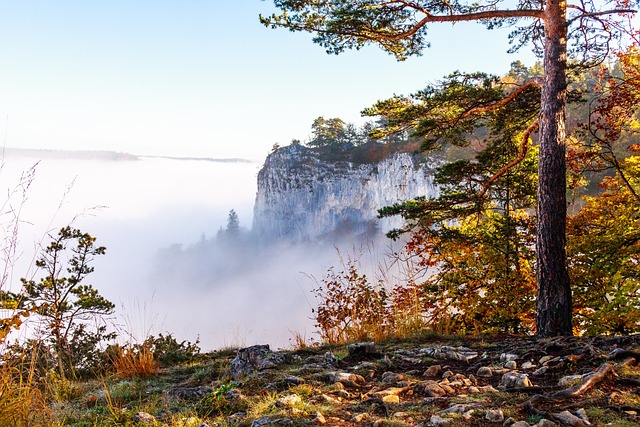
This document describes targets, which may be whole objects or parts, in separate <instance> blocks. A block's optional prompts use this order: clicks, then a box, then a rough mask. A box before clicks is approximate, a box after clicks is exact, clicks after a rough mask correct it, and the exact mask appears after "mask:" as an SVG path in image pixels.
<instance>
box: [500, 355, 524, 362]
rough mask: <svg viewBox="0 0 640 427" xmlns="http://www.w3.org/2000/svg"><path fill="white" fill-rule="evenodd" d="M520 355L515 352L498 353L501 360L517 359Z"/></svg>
mask: <svg viewBox="0 0 640 427" xmlns="http://www.w3.org/2000/svg"><path fill="white" fill-rule="evenodd" d="M519 357H520V356H518V355H517V354H512V353H502V354H501V355H500V361H501V362H511V361H513V360H518V358H519Z"/></svg>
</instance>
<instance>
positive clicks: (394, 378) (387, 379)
mask: <svg viewBox="0 0 640 427" xmlns="http://www.w3.org/2000/svg"><path fill="white" fill-rule="evenodd" d="M404 379H405V378H404V375H402V374H396V373H394V372H385V373H383V374H382V377H381V381H382V382H383V383H385V384H395V383H397V382H399V381H402V380H404Z"/></svg>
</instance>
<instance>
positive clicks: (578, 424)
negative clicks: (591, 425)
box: [553, 411, 587, 427]
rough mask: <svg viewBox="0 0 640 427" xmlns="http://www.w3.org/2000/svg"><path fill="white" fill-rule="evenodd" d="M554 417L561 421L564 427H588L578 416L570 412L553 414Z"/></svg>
mask: <svg viewBox="0 0 640 427" xmlns="http://www.w3.org/2000/svg"><path fill="white" fill-rule="evenodd" d="M553 417H554V418H555V419H557V420H558V421H560V422H561V423H562V424H564V425H568V426H571V427H586V426H587V424H585V422H584V421H583V420H581V419H580V418H578V417H577V416H575V415H573V414H572V413H571V412H569V411H562V412H559V413H557V414H553Z"/></svg>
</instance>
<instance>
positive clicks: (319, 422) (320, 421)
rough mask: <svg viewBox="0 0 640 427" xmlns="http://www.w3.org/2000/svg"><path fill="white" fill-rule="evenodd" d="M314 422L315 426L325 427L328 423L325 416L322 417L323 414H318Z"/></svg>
mask: <svg viewBox="0 0 640 427" xmlns="http://www.w3.org/2000/svg"><path fill="white" fill-rule="evenodd" d="M312 422H313V423H314V424H317V425H321V426H323V425H325V424H326V423H327V419H326V418H325V417H324V415H322V413H320V412H316V416H315V417H314V418H313V421H312Z"/></svg>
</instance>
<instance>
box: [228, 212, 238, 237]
mask: <svg viewBox="0 0 640 427" xmlns="http://www.w3.org/2000/svg"><path fill="white" fill-rule="evenodd" d="M225 231H226V233H227V234H228V235H232V236H235V235H237V234H238V233H239V232H240V218H238V214H237V213H236V211H235V209H231V210H230V211H229V217H228V218H227V229H226V230H225Z"/></svg>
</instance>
